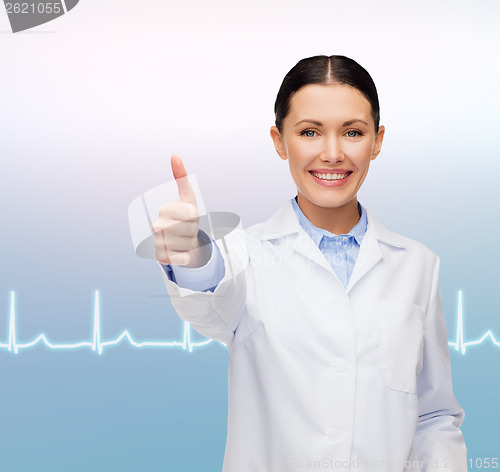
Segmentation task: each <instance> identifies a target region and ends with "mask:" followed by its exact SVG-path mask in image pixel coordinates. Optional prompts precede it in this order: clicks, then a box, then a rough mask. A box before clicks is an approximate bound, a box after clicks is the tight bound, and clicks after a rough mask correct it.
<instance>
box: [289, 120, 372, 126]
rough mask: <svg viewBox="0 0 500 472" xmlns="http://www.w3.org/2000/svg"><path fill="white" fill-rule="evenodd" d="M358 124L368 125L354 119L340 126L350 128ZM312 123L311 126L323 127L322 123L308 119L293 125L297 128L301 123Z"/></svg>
mask: <svg viewBox="0 0 500 472" xmlns="http://www.w3.org/2000/svg"><path fill="white" fill-rule="evenodd" d="M358 121H359V122H360V123H364V124H365V125H366V126H368V123H367V122H366V121H364V120H360V119H358V118H357V119H354V120H349V121H346V122H345V123H344V124H343V125H342V126H350V125H352V124H353V123H357V122H358ZM304 122H306V123H312V124H313V125H316V126H323V123H321V122H320V121H316V120H309V119H305V120H300V121H299V122H297V123H295V126H298V125H300V124H301V123H304Z"/></svg>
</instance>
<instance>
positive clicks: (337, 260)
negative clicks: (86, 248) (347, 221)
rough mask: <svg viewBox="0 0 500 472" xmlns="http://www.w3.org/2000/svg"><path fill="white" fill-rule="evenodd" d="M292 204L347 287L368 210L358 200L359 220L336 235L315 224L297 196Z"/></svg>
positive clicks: (364, 229)
mask: <svg viewBox="0 0 500 472" xmlns="http://www.w3.org/2000/svg"><path fill="white" fill-rule="evenodd" d="M292 205H293V209H294V210H295V214H296V215H297V218H298V219H299V223H300V225H301V226H302V228H304V230H305V231H306V233H307V234H308V235H309V236H310V237H311V239H312V240H313V241H314V243H315V244H316V246H318V247H319V249H320V251H321V252H322V253H323V255H324V256H325V258H326V260H327V261H328V262H329V263H330V265H331V266H332V269H333V270H334V272H335V273H336V274H337V277H338V278H339V280H340V281H341V282H342V284H343V285H344V288H345V287H347V284H348V283H349V279H350V278H351V274H352V271H353V269H354V264H355V262H356V258H357V257H358V252H359V247H360V246H361V241H363V237H364V235H365V233H366V227H367V218H366V210H365V209H364V208H363V207H362V206H361V204H360V203H359V202H358V212H359V214H360V215H361V216H360V218H359V221H358V222H357V223H356V225H355V226H354V227H353V228H352V229H351V231H349V232H348V233H347V234H339V235H336V234H333V233H330V231H327V230H326V229H322V228H318V227H316V226H314V225H313V224H312V223H311V221H310V220H309V219H308V218H307V217H306V215H304V213H303V212H302V210H301V209H300V207H299V205H298V203H297V197H295V198H293V199H292Z"/></svg>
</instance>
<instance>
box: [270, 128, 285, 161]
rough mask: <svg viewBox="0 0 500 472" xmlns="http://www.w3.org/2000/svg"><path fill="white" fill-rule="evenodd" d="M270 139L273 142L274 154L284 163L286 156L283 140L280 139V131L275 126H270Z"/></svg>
mask: <svg viewBox="0 0 500 472" xmlns="http://www.w3.org/2000/svg"><path fill="white" fill-rule="evenodd" d="M271 138H272V140H273V142H274V148H275V149H276V152H277V153H278V154H279V156H280V157H281V159H283V160H284V161H286V160H287V159H288V156H287V155H286V149H285V144H284V143H283V138H282V137H281V133H280V130H279V129H278V127H277V126H271Z"/></svg>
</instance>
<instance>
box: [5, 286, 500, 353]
mask: <svg viewBox="0 0 500 472" xmlns="http://www.w3.org/2000/svg"><path fill="white" fill-rule="evenodd" d="M15 301H16V299H15V292H14V291H11V292H10V310H9V336H8V342H7V343H0V349H7V350H8V351H9V352H13V353H14V354H18V353H19V351H20V350H21V349H29V348H31V347H34V346H36V345H37V344H38V343H42V342H43V343H44V344H45V345H46V346H47V347H48V348H50V349H80V348H91V349H92V351H94V352H96V353H97V354H102V351H103V348H104V347H108V346H115V345H117V344H120V343H121V342H122V341H124V340H127V341H128V342H129V344H130V345H131V346H134V347H137V348H145V347H152V348H169V347H181V348H182V349H184V350H188V351H189V352H192V351H193V348H194V347H201V346H206V345H207V344H210V343H211V342H212V341H213V340H212V339H208V338H207V339H206V340H205V341H199V342H193V341H191V327H190V325H189V323H188V322H187V321H185V322H184V334H183V338H182V341H144V342H137V341H135V340H134V338H132V336H131V335H130V333H129V332H128V331H127V330H125V331H123V333H122V334H120V336H118V337H117V338H116V339H112V340H110V341H102V340H101V323H100V303H99V291H98V290H96V291H95V297H94V329H93V337H92V341H84V342H80V343H71V344H68V343H65V344H55V343H51V342H50V341H49V340H48V339H47V337H46V336H45V334H40V335H39V336H38V337H37V338H36V339H34V340H33V341H30V342H27V343H19V342H18V341H17V333H16V308H15V306H16V304H15ZM486 338H490V339H491V342H492V343H493V345H495V346H497V347H500V342H499V341H497V340H496V339H495V336H494V335H493V333H492V332H491V330H488V331H486V333H484V334H483V335H482V336H481V337H480V338H479V339H475V340H472V341H468V342H464V317H463V307H462V290H459V291H458V309H457V332H456V337H455V341H454V342H452V341H449V342H448V345H449V346H450V347H453V348H454V349H455V351H459V352H460V353H461V354H462V355H464V354H465V352H466V349H467V347H468V346H475V345H479V344H482V343H483V342H484V341H485V340H486ZM217 342H220V341H217ZM221 344H222V345H223V346H225V344H224V343H221Z"/></svg>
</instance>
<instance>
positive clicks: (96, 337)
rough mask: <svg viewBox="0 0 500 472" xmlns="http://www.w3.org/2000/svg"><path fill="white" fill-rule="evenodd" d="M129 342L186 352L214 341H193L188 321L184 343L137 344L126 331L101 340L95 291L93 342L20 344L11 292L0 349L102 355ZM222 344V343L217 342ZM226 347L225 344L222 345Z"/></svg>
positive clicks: (98, 309) (16, 351) (140, 345)
mask: <svg viewBox="0 0 500 472" xmlns="http://www.w3.org/2000/svg"><path fill="white" fill-rule="evenodd" d="M125 339H126V340H127V341H128V342H129V344H131V345H132V346H134V347H137V348H142V347H182V349H184V350H189V352H192V351H193V347H201V346H206V345H207V344H210V343H211V342H212V341H213V339H207V340H205V341H200V342H192V341H191V327H190V326H189V323H188V322H187V321H185V322H184V336H183V339H182V341H169V342H162V341H146V342H141V343H139V342H137V341H135V340H134V339H133V338H132V336H131V335H130V333H129V332H128V331H127V330H125V331H124V332H123V333H122V334H120V336H118V337H117V338H116V339H113V340H111V341H102V340H101V324H100V305H99V291H98V290H96V291H95V297H94V333H93V339H92V341H84V342H81V343H74V344H54V343H51V342H49V341H48V339H47V337H46V336H45V334H40V335H39V336H38V337H37V338H36V339H34V340H33V341H31V342H29V343H23V344H20V343H18V342H17V336H16V309H15V293H14V292H13V291H12V292H10V314H9V342H8V343H7V344H2V343H0V349H7V350H8V351H9V352H14V354H17V353H18V352H19V350H20V349H28V348H30V347H33V346H35V345H37V344H38V343H41V342H43V343H44V344H45V345H46V346H47V347H48V348H50V349H79V348H85V347H86V348H92V351H95V352H97V353H98V354H102V350H103V348H104V347H106V346H115V345H117V344H119V343H121V342H122V341H124V340H125ZM217 342H220V341H217ZM221 344H222V345H223V346H225V344H224V343H221Z"/></svg>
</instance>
